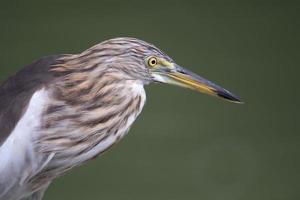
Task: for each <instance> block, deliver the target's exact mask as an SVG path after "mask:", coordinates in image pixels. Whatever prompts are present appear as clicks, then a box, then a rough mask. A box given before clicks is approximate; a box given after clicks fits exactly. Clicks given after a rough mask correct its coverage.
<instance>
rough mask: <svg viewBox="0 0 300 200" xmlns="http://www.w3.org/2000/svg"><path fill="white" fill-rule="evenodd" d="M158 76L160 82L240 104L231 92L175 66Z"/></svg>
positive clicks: (238, 99)
mask: <svg viewBox="0 0 300 200" xmlns="http://www.w3.org/2000/svg"><path fill="white" fill-rule="evenodd" d="M160 75H163V78H162V77H161V80H163V82H165V83H169V84H172V85H178V86H181V87H185V88H190V89H193V90H196V91H199V92H202V93H206V94H209V95H212V96H217V97H221V98H223V99H225V100H228V101H231V102H234V103H242V101H241V100H240V98H239V97H237V96H236V95H234V94H232V93H231V92H229V91H227V90H225V89H224V88H222V87H220V86H218V85H216V84H214V83H212V82H211V81H209V80H206V79H204V78H202V77H201V76H199V75H197V74H195V73H193V72H191V71H189V70H187V69H184V68H182V67H180V66H178V65H176V64H173V66H172V67H168V70H164V72H162V71H161V72H160Z"/></svg>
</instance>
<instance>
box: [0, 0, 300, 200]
mask: <svg viewBox="0 0 300 200" xmlns="http://www.w3.org/2000/svg"><path fill="white" fill-rule="evenodd" d="M299 10H300V3H297V1H294V2H292V1H291V2H288V1H271V2H269V3H267V2H263V1H226V2H224V1H219V2H217V1H207V2H204V1H190V2H188V1H164V2H162V1H154V0H152V1H137V0H136V1H121V0H120V1H115V0H109V1H99V0H98V1H79V0H72V1H71V0H70V1H65V0H60V1H13V0H12V1H1V6H0V44H1V45H0V53H1V54H0V78H1V80H3V79H5V78H7V77H8V76H9V75H11V74H13V73H14V72H16V71H17V70H18V69H20V68H21V67H22V66H24V65H26V64H29V63H31V62H32V61H33V60H34V59H37V58H39V57H41V56H44V55H51V54H60V53H79V52H81V51H83V50H85V49H87V48H89V47H90V46H92V45H94V44H96V43H99V42H101V41H103V40H105V39H109V38H113V37H119V36H131V37H137V38H140V39H143V40H145V41H148V42H151V43H154V44H155V45H156V46H158V47H159V48H161V49H162V50H163V51H165V52H166V53H167V54H168V55H169V56H171V57H172V58H173V59H174V60H175V61H176V62H177V63H178V64H180V65H182V66H184V67H186V68H188V69H191V70H193V71H194V72H196V73H198V74H200V75H202V76H204V77H206V78H208V79H210V80H212V81H214V82H216V83H218V84H220V85H221V86H224V87H225V88H227V89H228V90H230V91H232V92H234V93H236V94H237V95H239V96H240V97H241V98H242V99H243V100H244V101H245V102H246V104H244V105H237V104H232V103H228V102H224V101H221V100H219V99H216V98H212V97H209V96H206V95H202V94H199V93H196V92H193V91H188V90H184V89H181V88H177V87H172V86H167V85H151V86H147V87H146V91H147V104H146V106H145V108H144V111H143V112H142V114H141V116H140V117H139V118H138V120H137V121H136V123H135V124H134V126H133V127H132V128H131V131H130V134H129V135H127V137H125V139H124V140H123V141H121V142H120V143H119V144H118V145H116V146H115V147H114V148H113V149H112V150H110V151H109V152H108V153H106V154H105V155H103V156H102V157H99V158H98V159H96V160H94V161H91V162H89V163H87V164H86V165H84V166H82V167H79V168H76V169H75V170H72V171H71V172H69V173H68V174H66V175H65V176H64V177H62V178H60V179H57V180H56V181H54V183H53V184H52V185H51V186H50V188H49V190H48V191H47V193H46V196H45V199H46V200H50V199H58V200H60V199H72V200H77V199H78V200H81V199H105V200H119V199H122V200H135V199H141V200H152V199H163V200H177V199H178V200H179V199H180V200H181V199H188V200H194V199H195V200H196V199H197V200H198V199H205V200H218V199H222V200H241V199H243V200H253V199H255V200H269V199H270V200H271V199H272V200H277V199H278V200H279V199H285V200H287V199H288V200H292V199H300V183H299V179H300V171H299V168H300V160H299V153H300V146H299V145H300V137H299V135H300V133H299V131H300V125H299V100H300V99H299V97H300V95H299V88H298V86H299V78H298V76H299V72H300V71H299V67H300V66H299V64H300V60H299V58H300V56H299V53H300V51H299V45H300V37H299V34H300V20H299V19H300V12H299Z"/></svg>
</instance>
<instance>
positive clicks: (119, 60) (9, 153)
mask: <svg viewBox="0 0 300 200" xmlns="http://www.w3.org/2000/svg"><path fill="white" fill-rule="evenodd" d="M152 82H159V83H169V84H173V85H178V86H182V87H186V88H190V89H193V90H196V91H199V92H203V93H207V94H210V95H214V96H218V97H221V98H224V99H226V100H229V101H232V102H237V103H239V102H241V101H240V100H239V98H238V97H237V96H235V95H233V94H232V93H230V92H229V91H227V90H225V89H223V88H221V87H220V86H218V85H216V84H214V83H212V82H210V81H208V80H205V79H204V78H202V77H200V76H198V75H196V74H194V73H192V72H190V71H188V70H186V69H184V68H182V67H180V66H179V65H177V64H176V63H175V62H174V61H173V60H172V59H171V58H170V57H169V56H167V55H166V54H165V53H163V52H162V51H161V50H159V49H158V48H157V47H155V46H154V45H152V44H149V43H147V42H144V41H142V40H138V39H135V38H115V39H110V40H106V41H104V42H102V43H100V44H97V45H95V46H93V47H91V48H90V49H87V50H85V51H84V52H82V53H80V54H73V55H72V54H65V55H57V56H49V57H44V58H41V59H39V60H37V61H35V62H33V63H32V64H30V65H27V66H25V67H24V68H23V69H21V70H20V71H19V72H17V73H16V74H15V75H13V76H11V77H10V78H8V79H7V80H6V81H4V82H3V83H2V84H1V86H0V130H1V133H0V163H1V165H0V174H1V176H0V199H1V200H20V199H26V198H31V199H35V200H40V199H42V197H43V194H44V192H45V190H46V189H47V187H48V186H49V184H50V183H51V181H52V180H53V179H54V178H56V177H59V176H61V175H62V174H64V173H65V172H66V171H68V170H69V169H71V168H73V167H75V166H78V165H81V164H82V163H84V162H86V161H88V160H90V159H92V158H94V157H96V156H98V155H101V154H102V153H103V152H105V151H106V150H107V149H109V147H111V146H112V145H113V144H115V143H116V142H118V141H119V140H120V139H122V138H123V136H124V135H125V134H126V133H127V131H128V130H129V128H130V126H131V125H132V123H133V122H134V120H135V119H136V117H137V116H138V115H139V113H140V112H141V110H142V108H143V106H144V103H145V100H146V95H145V91H144V85H147V84H150V83H152Z"/></svg>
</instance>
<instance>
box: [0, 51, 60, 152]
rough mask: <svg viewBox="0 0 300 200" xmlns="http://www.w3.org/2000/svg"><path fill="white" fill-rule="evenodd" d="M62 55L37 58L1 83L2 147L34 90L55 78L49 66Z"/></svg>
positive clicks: (0, 121)
mask: <svg viewBox="0 0 300 200" xmlns="http://www.w3.org/2000/svg"><path fill="white" fill-rule="evenodd" d="M61 57H63V55H56V56H48V57H43V58H41V59H39V60H36V61H34V62H33V63H32V64H29V65H27V66H25V67H24V68H23V69H21V70H20V71H19V72H17V73H16V74H15V75H13V76H11V77H9V78H8V79H7V80H6V81H4V82H3V83H2V84H1V85H0V147H1V145H2V144H3V142H4V141H5V140H6V138H7V137H8V136H9V134H10V133H11V132H12V130H13V129H14V127H15V126H16V124H17V122H18V121H19V119H20V118H21V117H22V115H23V113H24V111H25V110H26V107H27V105H28V103H29V100H30V99H31V97H32V95H33V94H34V92H35V91H37V90H38V89H39V88H41V87H43V86H45V85H47V84H49V82H51V81H52V80H53V79H54V78H55V77H54V75H53V74H52V73H51V72H50V71H49V68H50V66H51V65H54V64H57V62H58V59H59V58H61Z"/></svg>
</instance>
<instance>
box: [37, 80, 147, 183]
mask: <svg viewBox="0 0 300 200" xmlns="http://www.w3.org/2000/svg"><path fill="white" fill-rule="evenodd" d="M95 99H96V101H95ZM145 100H146V95H145V91H144V87H143V84H142V83H140V82H138V81H126V82H125V83H124V82H122V83H119V84H117V83H115V84H113V85H107V86H105V87H103V88H102V90H99V93H98V95H97V94H95V97H94V99H93V101H92V102H88V101H86V102H84V103H81V104H80V105H73V104H72V105H70V104H68V102H66V101H62V100H61V99H60V98H57V97H56V98H53V99H52V100H51V102H50V104H49V105H48V106H47V109H46V111H45V112H44V116H43V119H42V120H43V121H42V126H41V135H40V136H41V137H40V138H39V139H38V141H37V144H38V145H37V149H38V151H39V152H42V153H43V154H45V155H50V154H53V153H54V154H55V155H54V156H53V158H52V159H51V161H50V162H49V163H48V164H47V166H46V167H45V169H44V170H43V171H42V172H41V177H43V176H44V175H43V173H48V176H49V173H52V176H54V177H56V176H57V175H58V174H61V173H63V172H65V171H67V170H68V169H70V168H72V167H74V166H77V165H80V164H82V163H83V162H85V161H87V160H89V159H92V158H94V157H96V156H98V155H100V154H102V153H103V152H105V151H106V150H107V149H109V148H110V147H111V146H112V145H113V144H115V143H116V142H118V141H119V140H120V139H121V138H123V137H124V135H125V134H126V133H127V132H128V130H129V128H130V126H131V125H132V123H133V122H134V120H135V119H136V118H137V116H138V115H139V113H140V112H141V110H142V108H143V106H144V103H145ZM50 176H51V175H50Z"/></svg>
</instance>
